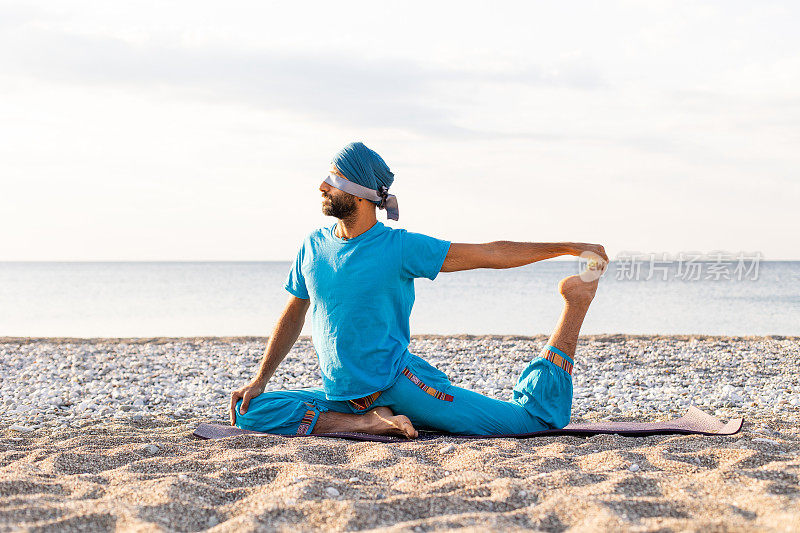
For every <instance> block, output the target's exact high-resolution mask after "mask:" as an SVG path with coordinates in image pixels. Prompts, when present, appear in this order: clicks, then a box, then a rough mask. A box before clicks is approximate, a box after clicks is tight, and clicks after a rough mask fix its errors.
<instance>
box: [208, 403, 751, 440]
mask: <svg viewBox="0 0 800 533" xmlns="http://www.w3.org/2000/svg"><path fill="white" fill-rule="evenodd" d="M743 422H744V419H743V418H733V419H731V420H730V421H728V422H727V423H723V422H721V421H720V420H717V419H716V418H714V417H713V416H711V415H709V414H707V413H704V412H703V411H701V410H700V409H697V408H696V407H689V410H688V411H687V412H686V414H685V415H683V416H682V417H680V418H675V419H673V420H665V421H664V422H587V423H583V424H569V425H568V426H567V427H565V428H563V429H550V430H546V431H535V432H533V433H516V434H507V435H454V434H451V433H439V432H433V431H419V437H418V438H416V439H406V438H402V437H391V436H388V435H369V434H367V433H320V434H314V435H277V436H280V437H337V438H341V439H351V440H367V441H374V442H414V441H418V440H429V439H435V438H439V437H451V438H453V437H455V438H459V439H491V438H514V439H527V438H530V437H546V436H557V435H572V436H576V437H588V436H590V435H600V434H603V433H605V434H617V435H625V436H628V437H645V436H647V435H666V434H670V433H676V434H684V435H688V434H696V435H734V434H735V433H738V432H739V430H740V429H742V423H743ZM238 435H263V436H275V435H274V434H273V433H261V432H259V431H250V430H247V429H240V428H237V427H235V426H231V425H226V424H200V425H199V426H198V428H197V429H196V430H194V436H195V437H199V438H201V439H222V438H225V437H235V436H238Z"/></svg>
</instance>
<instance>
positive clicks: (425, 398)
mask: <svg viewBox="0 0 800 533" xmlns="http://www.w3.org/2000/svg"><path fill="white" fill-rule="evenodd" d="M393 181H394V174H392V172H390V170H389V167H388V166H387V165H386V163H385V162H384V160H383V159H382V158H381V157H380V156H379V155H378V154H377V153H376V152H374V151H373V150H371V149H369V148H367V147H366V146H365V145H364V144H362V143H351V144H348V145H347V146H345V147H344V148H343V149H342V150H341V151H340V152H339V153H338V154H337V155H336V156H335V157H334V159H333V161H332V166H331V169H330V175H329V176H328V177H327V178H325V180H324V181H323V182H322V184H320V187H319V190H320V192H321V193H322V197H323V202H322V211H323V213H324V214H325V215H329V216H333V217H336V218H337V219H338V222H337V223H336V224H333V225H331V226H328V227H324V228H320V229H318V230H315V231H313V232H311V233H310V234H309V235H308V236H307V237H306V238H305V239H304V241H303V245H302V246H301V248H300V251H299V252H298V254H297V257H296V259H295V262H294V264H293V265H292V267H291V269H290V271H289V274H288V277H287V280H286V284H285V288H286V290H287V291H288V292H289V293H291V296H290V297H289V301H288V303H287V304H286V308H285V309H284V311H283V314H282V315H281V317H280V319H279V321H278V323H277V325H276V326H275V329H274V331H273V333H272V336H271V337H270V338H269V342H268V343H267V349H266V353H265V356H264V359H263V362H262V363H261V367H260V370H259V372H258V374H257V376H256V377H255V378H254V379H253V381H252V382H250V383H249V384H247V385H245V386H244V387H242V388H240V389H239V390H236V391H234V392H233V393H232V395H231V403H230V409H231V424H233V425H236V426H239V427H241V428H244V429H253V430H257V431H264V432H268V433H278V434H305V435H308V434H314V433H332V432H353V431H356V432H363V433H370V434H378V435H383V434H385V435H399V436H405V437H409V438H415V437H417V435H418V433H417V428H422V429H438V430H443V431H448V432H451V433H459V434H473V435H489V434H500V433H526V432H532V431H539V430H543V429H549V428H561V427H564V426H565V425H566V424H567V423H568V422H569V418H570V412H571V406H572V376H571V373H572V363H573V359H574V354H575V347H576V344H577V341H578V332H579V331H580V327H581V324H582V323H583V319H584V317H585V316H586V312H587V311H588V309H589V304H590V302H591V301H592V298H593V297H594V294H595V291H596V290H597V284H598V280H599V277H600V274H601V273H602V269H603V268H604V267H605V264H606V262H607V261H608V258H607V257H606V254H605V251H604V249H603V247H602V246H600V245H597V244H585V243H528V242H509V241H496V242H490V243H485V244H462V243H451V242H450V241H446V240H441V239H436V238H433V237H429V236H427V235H423V234H420V233H413V232H409V231H406V230H405V229H393V228H390V227H388V226H385V225H384V224H382V223H381V222H378V220H377V218H376V215H375V213H376V211H375V208H376V207H378V208H380V209H386V210H387V216H388V217H390V218H393V219H394V220H397V219H398V217H399V210H398V208H397V199H396V197H395V196H394V195H390V194H389V193H388V188H389V186H390V185H391V184H392V182H393ZM585 253H590V254H594V255H595V257H598V260H599V261H600V262H599V263H598V264H599V265H600V270H599V271H598V272H596V275H594V276H588V277H587V276H585V275H584V274H581V275H580V276H578V275H576V276H570V277H568V278H565V279H563V280H561V282H560V284H559V290H560V292H561V294H562V295H563V297H564V300H565V305H564V310H563V313H562V314H561V319H560V321H559V323H558V325H557V326H556V329H555V331H554V332H553V334H552V335H551V337H550V339H549V340H548V343H547V345H546V346H545V348H544V349H543V350H542V352H541V353H540V354H538V355H537V356H535V357H533V359H532V361H531V362H530V363H529V364H528V366H527V368H525V370H524V371H523V372H522V374H521V375H520V377H519V379H518V381H517V384H516V386H515V387H514V391H513V398H512V400H511V401H509V402H505V401H501V400H496V399H493V398H489V397H486V396H483V395H481V394H478V393H476V392H474V391H470V390H467V389H463V388H460V387H456V386H454V385H452V384H451V383H450V380H449V379H448V378H447V376H446V375H445V374H444V373H443V372H441V371H439V370H437V369H436V368H434V367H433V366H431V365H430V364H429V363H427V362H426V361H425V360H424V359H422V358H420V357H418V356H416V355H414V354H412V353H410V352H409V351H408V345H409V342H410V332H409V316H410V314H411V308H412V306H413V303H414V279H415V278H418V277H423V276H424V277H427V278H429V279H431V280H433V279H435V278H436V276H437V274H438V273H439V272H454V271H459V270H470V269H474V268H512V267H518V266H522V265H527V264H529V263H533V262H535V261H541V260H543V259H549V258H551V257H556V256H560V255H581V254H585ZM582 278H583V279H582ZM584 279H586V280H587V281H584ZM309 308H311V309H312V319H313V328H312V339H313V343H314V348H315V351H316V353H317V357H318V359H319V365H320V370H321V372H322V378H323V387H321V388H304V389H294V390H280V391H270V392H264V389H265V387H266V384H267V382H268V381H269V379H270V377H271V376H272V375H273V374H274V372H275V370H276V369H277V367H278V365H279V364H280V362H281V361H282V360H283V358H284V357H285V356H286V354H287V353H288V352H289V351H290V350H291V348H292V346H293V345H294V343H295V341H296V340H297V338H298V336H299V335H300V332H301V330H302V328H303V323H304V322H305V315H306V312H307V311H308V309H309Z"/></svg>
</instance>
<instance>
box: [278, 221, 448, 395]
mask: <svg viewBox="0 0 800 533" xmlns="http://www.w3.org/2000/svg"><path fill="white" fill-rule="evenodd" d="M335 230H336V224H333V225H331V226H328V227H324V228H319V229H317V230H315V231H313V232H311V233H310V234H309V235H308V236H307V237H306V238H305V239H304V240H303V245H302V246H301V247H300V251H299V252H298V253H297V257H296V258H295V261H294V264H293V265H292V267H291V268H290V270H289V275H288V276H287V278H286V284H285V286H284V288H285V289H286V290H287V291H289V292H290V293H292V294H293V295H295V296H297V297H298V298H305V299H308V298H310V299H311V313H312V340H313V343H314V349H315V350H316V352H317V358H318V359H319V367H320V370H321V371H322V383H323V388H324V390H325V395H326V396H327V398H328V399H329V400H350V399H355V398H361V397H363V396H367V395H368V394H372V393H373V392H377V391H381V390H385V389H387V388H389V387H391V386H392V385H393V384H394V382H395V381H396V379H397V377H398V376H399V375H400V372H401V371H402V370H403V368H405V366H406V365H407V364H408V362H409V360H410V359H411V353H410V352H409V351H408V344H409V342H411V333H410V331H409V325H408V320H409V317H410V316H411V308H412V307H413V305H414V278H420V277H426V278H428V279H430V280H433V279H435V278H436V276H437V275H438V273H439V271H440V270H441V268H442V264H443V263H444V259H445V257H446V256H447V252H448V250H449V249H450V241H445V240H441V239H436V238H433V237H429V236H427V235H423V234H421V233H414V232H411V231H407V230H405V229H395V228H390V227H388V226H385V225H384V224H383V223H381V222H380V221H378V222H376V223H375V225H374V226H372V227H371V228H370V229H368V230H367V231H365V232H364V233H362V234H361V235H359V236H357V237H354V238H352V239H343V238H341V237H338V236H336V233H335Z"/></svg>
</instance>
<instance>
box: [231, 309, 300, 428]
mask: <svg viewBox="0 0 800 533" xmlns="http://www.w3.org/2000/svg"><path fill="white" fill-rule="evenodd" d="M310 303H311V301H310V300H307V299H304V298H297V297H296V296H294V295H292V296H290V297H289V301H288V302H287V303H286V307H285V308H284V310H283V313H282V314H281V317H280V318H279V319H278V323H277V324H276V325H275V329H273V331H272V335H271V336H270V338H269V341H268V342H267V348H266V350H265V351H264V359H263V360H262V361H261V366H260V367H259V370H258V374H257V375H256V377H255V378H253V381H251V382H250V383H248V384H247V385H245V386H244V387H242V388H241V389H238V390H235V391H233V393H231V409H230V414H231V425H235V424H236V403H237V402H238V401H239V399H240V398H241V399H242V407H241V410H240V412H241V414H244V413H246V412H247V408H248V406H249V405H250V400H251V399H253V398H255V397H256V396H258V395H259V394H261V393H262V392H264V388H265V387H266V386H267V382H268V381H269V380H270V378H271V377H272V375H273V374H274V373H275V370H276V369H277V368H278V365H280V364H281V361H283V360H284V358H285V357H286V355H287V354H288V353H289V351H290V350H291V349H292V346H294V343H295V342H297V338H298V337H299V336H300V332H301V331H303V324H304V323H305V320H306V312H307V311H308V307H309V304H310Z"/></svg>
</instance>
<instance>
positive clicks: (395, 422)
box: [363, 406, 419, 439]
mask: <svg viewBox="0 0 800 533" xmlns="http://www.w3.org/2000/svg"><path fill="white" fill-rule="evenodd" d="M363 416H364V419H365V422H367V427H366V428H365V429H364V432H365V433H370V434H372V435H399V436H400V437H408V438H409V439H416V438H417V436H418V435H419V434H418V433H417V430H416V429H414V426H413V425H412V424H411V420H409V419H408V417H407V416H405V415H396V414H394V413H393V412H392V410H391V409H389V408H388V407H386V406H381V407H376V408H375V409H371V410H370V411H368V412H367V413H365V414H364V415H363Z"/></svg>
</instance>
